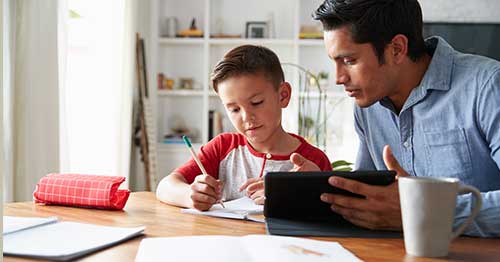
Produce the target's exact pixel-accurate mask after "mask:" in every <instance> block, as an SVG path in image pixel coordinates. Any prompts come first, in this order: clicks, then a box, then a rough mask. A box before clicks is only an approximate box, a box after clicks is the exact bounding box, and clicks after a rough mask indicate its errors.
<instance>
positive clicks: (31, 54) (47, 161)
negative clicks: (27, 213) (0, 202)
mask: <svg viewBox="0 0 500 262" xmlns="http://www.w3.org/2000/svg"><path fill="white" fill-rule="evenodd" d="M59 6H60V5H59V2H58V1H55V0H53V1H36V0H26V1H8V3H7V4H5V5H4V8H5V7H7V9H8V10H4V14H6V12H7V15H8V16H9V17H8V18H6V19H4V20H3V21H4V22H7V23H8V24H7V25H3V28H4V29H7V30H8V32H6V35H4V37H5V36H7V38H8V39H5V38H4V39H2V42H3V44H4V45H5V44H7V47H5V46H4V50H6V49H7V54H9V55H10V57H8V58H7V59H6V58H5V57H4V58H3V61H4V65H5V64H7V65H6V66H5V67H6V68H3V72H4V73H5V75H3V77H4V78H7V81H4V82H3V84H5V86H4V87H3V98H4V103H3V112H2V113H3V127H4V130H3V134H2V141H3V143H4V144H3V149H4V154H5V156H4V158H3V159H4V164H5V166H4V167H3V170H2V171H3V175H4V182H5V183H4V187H3V188H4V192H3V193H4V197H5V200H6V201H23V200H29V199H31V198H32V196H31V194H32V192H33V189H34V187H35V184H36V182H37V181H38V180H39V179H40V178H41V177H42V176H44V175H45V174H47V173H49V172H55V171H58V170H59V116H58V113H59V100H58V99H59V92H58V90H59V84H60V83H59V70H58V67H59V64H58V63H59V61H58V41H59V39H58V37H59V35H58V30H59V28H60V23H59V21H60V19H59V16H60V14H59V12H60V9H59Z"/></svg>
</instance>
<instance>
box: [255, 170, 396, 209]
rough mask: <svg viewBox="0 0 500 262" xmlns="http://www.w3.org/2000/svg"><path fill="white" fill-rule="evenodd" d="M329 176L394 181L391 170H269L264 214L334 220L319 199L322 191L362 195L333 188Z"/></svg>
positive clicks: (382, 182)
mask: <svg viewBox="0 0 500 262" xmlns="http://www.w3.org/2000/svg"><path fill="white" fill-rule="evenodd" d="M331 176H339V177H345V178H349V179H353V180H357V181H361V182H363V183H366V184H370V185H380V186H385V185H389V184H392V183H393V182H394V181H395V177H396V172H394V171H354V172H343V171H332V172H269V173H267V174H266V176H265V178H264V186H265V192H266V193H265V194H266V200H265V204H264V215H265V216H266V217H274V218H293V219H308V218H311V219H318V218H321V217H326V218H331V219H335V218H336V216H337V217H340V216H338V215H336V214H335V213H334V212H333V211H332V210H331V209H330V205H329V204H327V203H325V202H323V201H321V199H320V196H321V194H322V193H336V194H344V195H349V196H353V197H363V196H360V195H357V194H353V193H351V192H348V191H345V190H342V189H340V188H335V187H333V186H331V185H330V184H329V183H328V178H329V177H331Z"/></svg>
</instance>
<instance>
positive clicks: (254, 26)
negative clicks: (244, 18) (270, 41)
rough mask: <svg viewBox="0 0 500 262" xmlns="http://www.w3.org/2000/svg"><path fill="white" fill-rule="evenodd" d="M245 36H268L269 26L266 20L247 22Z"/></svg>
mask: <svg viewBox="0 0 500 262" xmlns="http://www.w3.org/2000/svg"><path fill="white" fill-rule="evenodd" d="M245 36H246V38H268V37H269V26H268V24H267V22H247V26H246V31H245Z"/></svg>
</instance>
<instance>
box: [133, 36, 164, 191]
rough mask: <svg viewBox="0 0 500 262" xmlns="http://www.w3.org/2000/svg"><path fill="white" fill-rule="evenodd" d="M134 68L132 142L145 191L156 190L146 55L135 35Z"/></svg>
mask: <svg viewBox="0 0 500 262" xmlns="http://www.w3.org/2000/svg"><path fill="white" fill-rule="evenodd" d="M135 50H136V66H137V79H138V82H139V85H138V88H139V99H138V105H137V107H138V110H137V113H138V114H139V116H138V117H137V118H136V119H137V123H136V125H135V126H136V127H135V132H134V140H135V141H134V142H135V145H136V146H140V151H141V158H142V161H143V163H144V176H145V179H146V190H147V191H154V190H155V189H156V170H157V166H158V165H157V151H156V125H155V121H154V119H155V118H154V117H153V111H152V109H151V104H150V101H149V97H148V83H147V73H146V54H145V50H144V39H142V38H140V37H139V34H136V49H135Z"/></svg>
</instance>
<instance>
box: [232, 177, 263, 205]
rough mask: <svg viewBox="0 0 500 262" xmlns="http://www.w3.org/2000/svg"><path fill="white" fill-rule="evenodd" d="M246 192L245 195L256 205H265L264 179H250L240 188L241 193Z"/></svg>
mask: <svg viewBox="0 0 500 262" xmlns="http://www.w3.org/2000/svg"><path fill="white" fill-rule="evenodd" d="M243 190H245V195H247V196H248V197H249V198H251V199H252V200H253V201H254V202H255V204H258V205H264V200H265V199H266V197H265V192H264V179H262V178H261V177H256V178H250V179H248V180H247V181H246V182H245V183H243V185H241V186H240V189H239V191H240V192H241V191H243Z"/></svg>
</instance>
